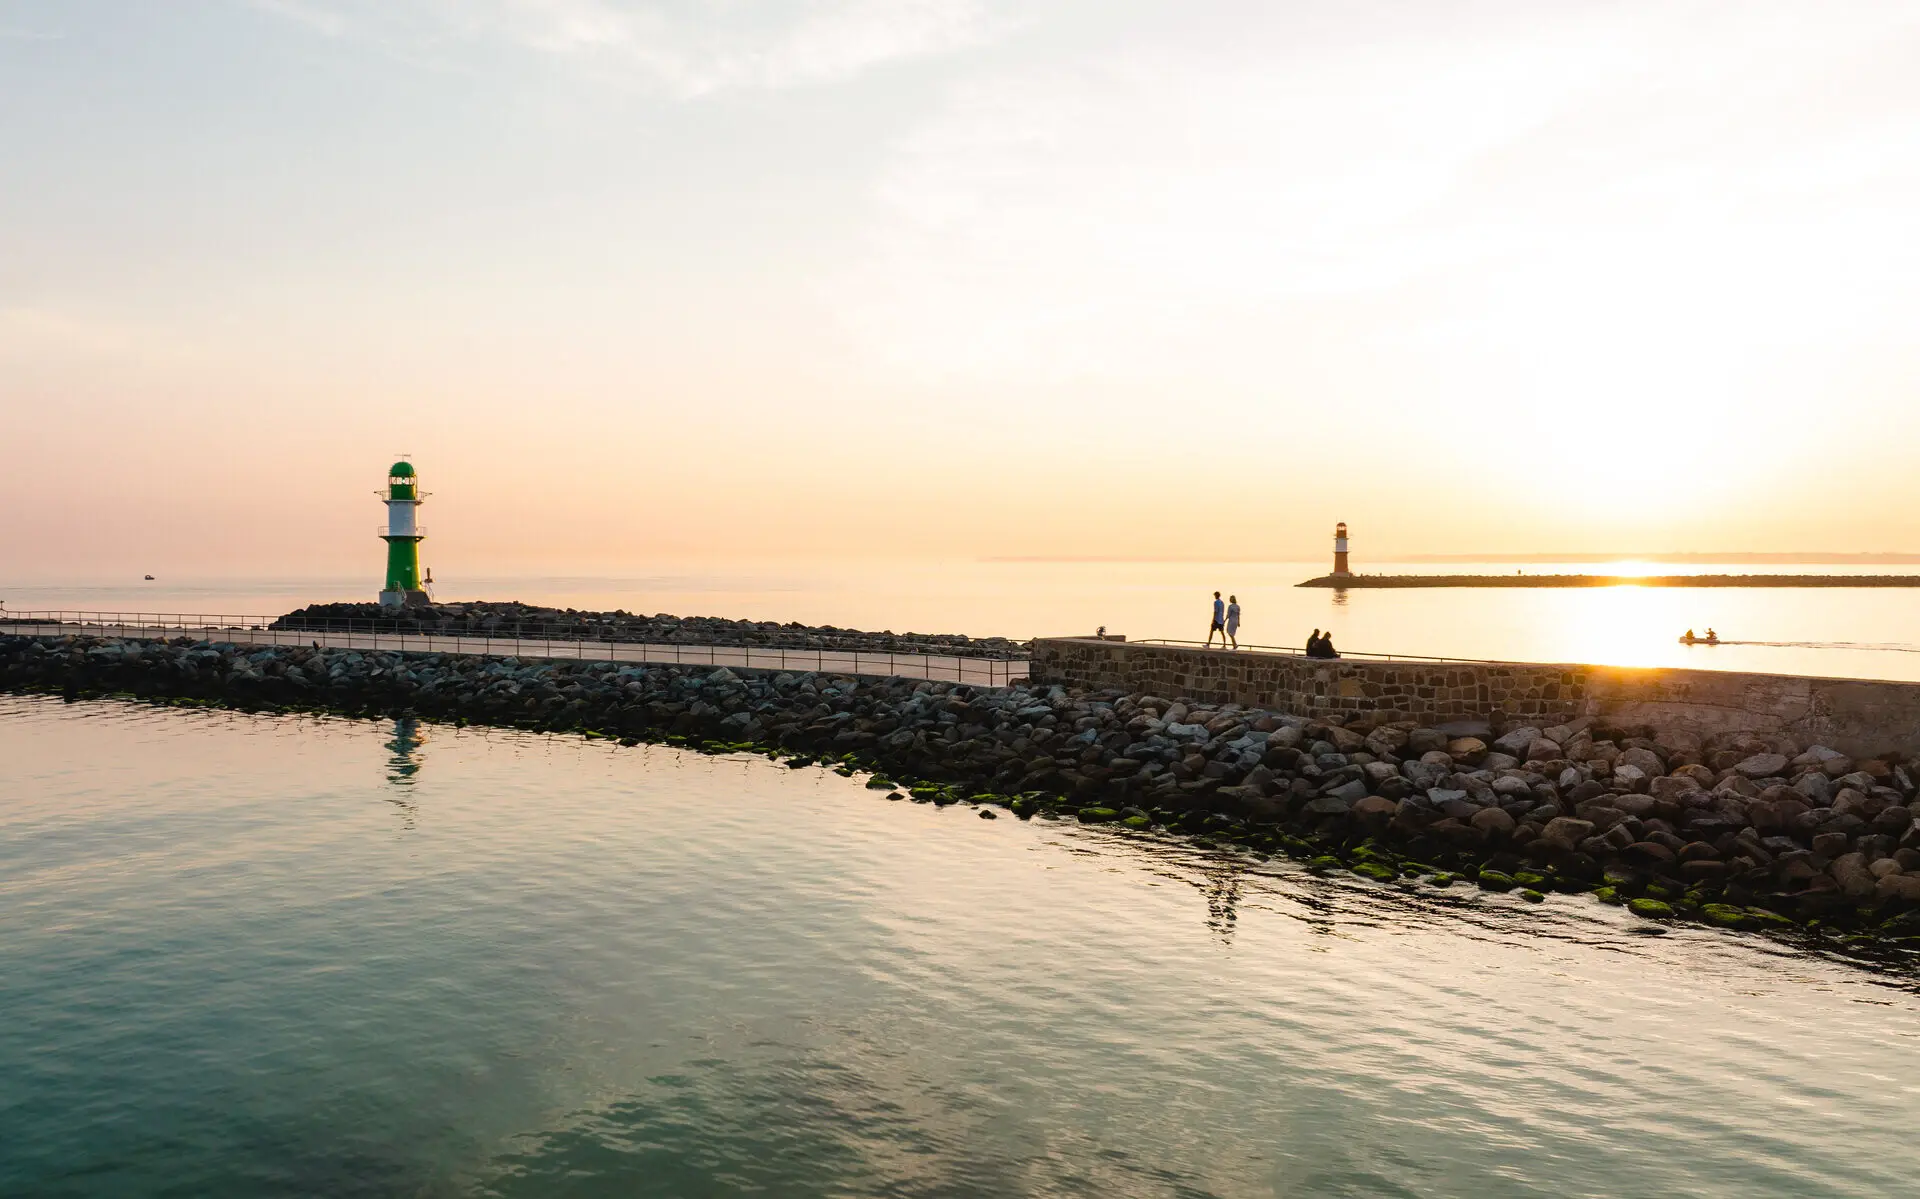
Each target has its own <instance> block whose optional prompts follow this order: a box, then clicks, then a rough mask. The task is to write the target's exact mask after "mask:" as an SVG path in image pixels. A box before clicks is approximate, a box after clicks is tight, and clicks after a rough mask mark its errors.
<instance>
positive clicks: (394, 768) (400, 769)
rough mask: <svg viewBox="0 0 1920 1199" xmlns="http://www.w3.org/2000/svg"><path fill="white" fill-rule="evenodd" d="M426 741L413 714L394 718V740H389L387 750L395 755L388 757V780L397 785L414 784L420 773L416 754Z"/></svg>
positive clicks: (406, 785)
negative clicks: (414, 777)
mask: <svg viewBox="0 0 1920 1199" xmlns="http://www.w3.org/2000/svg"><path fill="white" fill-rule="evenodd" d="M426 742H427V739H426V737H425V735H424V734H423V733H422V732H421V729H420V722H419V721H418V720H417V719H415V718H414V717H412V716H397V717H395V718H394V721H393V740H391V741H389V742H387V750H388V752H389V753H391V754H392V755H393V756H392V757H390V758H388V759H387V781H388V782H390V783H392V784H393V785H394V786H396V787H411V786H412V785H413V776H414V775H416V774H418V773H420V762H419V759H418V758H417V757H416V756H415V755H416V754H417V753H418V752H419V749H420V747H421V746H422V745H425V744H426Z"/></svg>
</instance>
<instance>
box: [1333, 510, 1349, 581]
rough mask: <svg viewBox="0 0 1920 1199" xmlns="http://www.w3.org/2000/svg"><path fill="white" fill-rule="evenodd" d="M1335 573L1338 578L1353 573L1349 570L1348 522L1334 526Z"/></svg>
mask: <svg viewBox="0 0 1920 1199" xmlns="http://www.w3.org/2000/svg"><path fill="white" fill-rule="evenodd" d="M1333 573H1334V575H1335V576H1336V577H1338V576H1341V575H1350V574H1352V573H1353V572H1352V571H1351V570H1348V569H1347V522H1346V521H1344V520H1343V521H1341V522H1340V523H1339V524H1337V525H1335V526H1333Z"/></svg>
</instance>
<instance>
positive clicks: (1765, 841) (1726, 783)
mask: <svg viewBox="0 0 1920 1199" xmlns="http://www.w3.org/2000/svg"><path fill="white" fill-rule="evenodd" d="M0 685H4V687H5V688H6V689H9V690H16V691H54V692H63V693H65V694H66V695H68V696H70V697H72V696H78V695H83V694H118V695H126V696H145V697H151V698H156V699H164V700H170V701H174V702H182V701H184V702H217V703H221V704H224V705H227V706H232V707H237V708H246V709H256V710H326V711H333V712H340V713H345V714H349V715H362V716H365V715H376V714H391V715H414V716H421V717H426V718H429V719H441V720H447V721H451V722H454V723H468V722H476V723H486V724H496V725H505V726H516V727H523V728H534V729H542V730H548V731H554V732H576V733H582V734H585V735H587V736H601V737H609V738H617V739H620V740H621V741H623V742H635V741H638V740H641V739H649V740H666V741H671V742H675V743H679V744H688V745H691V746H693V747H695V748H699V749H703V750H708V751H722V752H740V751H759V752H765V753H768V754H771V755H773V756H775V757H783V758H785V759H786V760H787V761H788V762H789V763H790V764H794V765H801V764H812V763H814V762H821V763H824V764H827V765H830V766H834V767H836V768H837V769H839V770H840V771H841V772H842V773H846V774H852V773H855V772H856V771H861V770H864V771H869V772H872V773H873V775H874V777H873V778H872V779H871V780H869V784H868V785H869V786H872V787H875V788H877V789H880V790H888V791H889V793H890V794H891V795H895V796H899V795H901V794H902V793H903V792H904V793H908V794H911V796H912V797H913V798H914V799H917V800H924V801H928V802H933V803H955V802H964V803H972V804H977V805H980V807H979V811H980V814H981V815H982V816H983V817H990V816H993V815H995V814H996V810H1005V811H1010V812H1011V813H1012V814H1013V815H1016V816H1020V817H1023V818H1030V817H1035V816H1039V817H1044V818H1051V819H1062V818H1071V819H1077V820H1079V821H1081V822H1084V823H1088V824H1109V825H1113V826H1116V830H1117V831H1123V832H1125V833H1135V834H1148V835H1150V834H1153V833H1169V834H1177V835H1181V836H1185V837H1189V838H1191V839H1192V840H1193V843H1194V844H1196V845H1200V846H1202V847H1216V848H1233V849H1238V850H1242V851H1245V852H1249V853H1253V854H1255V855H1275V854H1284V855H1287V856H1291V857H1294V858H1297V859H1300V860H1302V861H1304V862H1305V863H1306V864H1307V866H1308V868H1309V869H1312V870H1315V871H1333V870H1349V871H1351V872H1352V873H1353V874H1356V875H1360V876H1362V877H1366V878H1371V879H1374V880H1377V881H1379V882H1380V883H1383V884H1392V885H1396V886H1402V887H1415V888H1435V887H1448V886H1454V885H1459V884H1462V883H1467V884H1477V885H1478V886H1479V887H1480V888H1481V889H1483V890H1489V891H1517V892H1518V893H1519V894H1520V896H1521V897H1522V898H1525V899H1527V900H1530V901H1538V900H1541V899H1543V898H1544V895H1545V893H1546V892H1548V891H1563V892H1591V893H1592V894H1594V895H1595V896H1597V897H1598V898H1599V899H1600V900H1601V901H1602V902H1607V903H1616V904H1628V905H1630V907H1631V909H1632V911H1633V912H1634V913H1635V914H1636V915H1639V916H1643V917H1646V918H1647V919H1649V920H1652V921H1656V922H1657V921H1670V920H1685V919H1698V920H1702V921H1706V922H1709V923H1713V924H1717V925H1723V926H1729V927H1741V928H1764V927H1781V928H1784V927H1787V926H1789V925H1791V924H1794V923H1799V924H1802V925H1804V926H1805V927H1806V928H1807V929H1809V930H1811V931H1813V932H1814V933H1816V934H1817V935H1822V936H1828V935H1831V936H1840V937H1846V938H1849V939H1859V938H1861V937H1863V936H1866V935H1869V934H1872V935H1877V936H1882V937H1894V938H1903V939H1911V940H1913V941H1914V942H1915V943H1920V825H1917V824H1916V812H1920V806H1917V805H1916V790H1915V783H1914V772H1913V768H1912V767H1911V766H1910V765H1909V764H1908V763H1907V762H1906V761H1904V760H1903V759H1901V758H1899V757H1898V756H1889V757H1883V758H1864V759H1857V760H1856V759H1853V758H1850V757H1848V756H1846V755H1844V754H1841V753H1839V752H1838V751H1835V750H1832V749H1828V748H1825V747H1823V746H1820V745H1806V744H1801V743H1800V742H1797V741H1793V740H1791V739H1790V738H1786V737H1783V736H1773V737H1763V736H1756V735H1753V734H1716V735H1712V736H1708V737H1705V738H1701V737H1697V736H1694V735H1692V734H1687V733H1668V734H1665V735H1661V736H1654V735H1652V733H1651V730H1650V729H1647V728H1636V727H1619V726H1614V725H1609V724H1606V723H1603V722H1598V721H1595V720H1593V719H1592V718H1581V719H1576V720H1571V721H1568V722H1566V723H1564V724H1558V725H1552V726H1547V727H1539V726H1536V725H1532V724H1515V725H1513V726H1512V727H1507V728H1502V729H1500V730H1498V731H1497V735H1495V733H1493V732H1489V733H1488V735H1487V736H1485V737H1478V736H1450V735H1449V734H1448V733H1447V732H1446V731H1443V730H1440V729H1436V728H1431V727H1424V726H1422V725H1420V724H1418V723H1416V722H1413V721H1392V722H1381V723H1368V722H1365V721H1344V720H1343V719H1341V718H1340V717H1338V716H1332V717H1327V718H1305V717H1300V716H1295V715H1291V714H1288V713H1281V712H1272V711H1262V710H1258V709H1250V708H1244V707H1241V706H1240V705H1238V704H1233V703H1224V704H1218V705H1212V704H1201V703H1198V702H1195V703H1188V702H1182V701H1180V700H1176V699H1170V698H1166V697H1163V696H1158V695H1151V694H1122V693H1119V692H1114V691H1104V692H1092V691H1084V690H1082V691H1075V690H1070V689H1069V688H1067V687H1065V686H1062V685H1058V684H1054V685H1030V686H1017V687H1012V688H1005V689H997V690H987V689H979V688H972V687H968V686H965V685H957V684H949V683H929V682H923V681H915V680H907V679H899V678H892V679H874V678H849V677H842V676H831V675H816V674H798V673H794V674H790V673H774V672H761V671H755V672H746V671H742V672H735V671H733V670H729V669H725V668H722V669H718V670H709V669H704V668H701V669H690V668H683V667H678V666H641V665H632V664H618V663H610V662H601V663H590V662H571V661H523V660H516V659H514V658H500V657H482V656H471V655H449V654H419V655H409V654H400V653H390V652H371V651H357V650H328V649H313V648H297V647H268V648H259V649H252V648H248V647H237V646H233V645H228V644H219V643H215V644H209V643H205V642H196V641H190V640H187V639H185V638H181V639H179V640H176V641H173V642H160V641H140V640H121V639H111V638H95V637H82V636H65V637H58V638H54V637H25V636H8V637H0ZM896 787H898V788H899V790H893V788H896Z"/></svg>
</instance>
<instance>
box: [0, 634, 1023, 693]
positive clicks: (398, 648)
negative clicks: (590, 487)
mask: <svg viewBox="0 0 1920 1199" xmlns="http://www.w3.org/2000/svg"><path fill="white" fill-rule="evenodd" d="M4 633H13V634H18V635H21V636H28V637H60V636H66V635H68V634H79V635H85V636H92V637H134V638H142V639H146V640H153V641H167V640H172V639H173V638H175V637H191V638H193V639H194V640H196V641H206V642H219V641H224V642H230V643H232V644H234V645H261V646H265V645H314V644H318V645H320V646H322V647H323V648H326V649H359V650H387V651H391V652H396V653H409V654H487V655H494V656H500V657H515V658H536V659H559V658H571V659H575V660H578V661H587V662H638V663H645V664H647V665H677V666H710V667H716V668H717V667H721V666H728V667H739V668H743V669H750V670H786V671H808V670H810V671H816V672H819V673H822V674H845V675H862V676H866V677H869V678H887V677H891V676H898V677H900V678H906V679H928V680H932V681H935V682H949V683H971V684H974V685H975V686H982V687H1004V686H1007V685H1008V684H1009V683H1011V682H1013V681H1016V680H1019V679H1024V678H1025V677H1026V675H1027V663H1025V662H1023V661H1004V660H998V659H991V658H967V657H961V656H959V655H953V654H898V653H874V652H862V651H858V650H815V649H780V648H776V647H767V646H741V645H679V644H671V643H650V642H633V641H586V640H571V639H559V638H554V639H532V638H515V637H457V636H442V635H435V634H414V633H372V632H337V631H324V632H323V631H320V630H312V629H274V628H270V627H267V625H266V624H265V623H264V622H263V623H261V624H226V625H187V624H147V623H139V622H118V621H114V620H112V619H104V620H84V621H65V620H63V621H39V620H31V619H29V620H20V619H13V620H9V619H5V618H0V634H4Z"/></svg>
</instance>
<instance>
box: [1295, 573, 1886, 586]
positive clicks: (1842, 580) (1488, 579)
mask: <svg viewBox="0 0 1920 1199" xmlns="http://www.w3.org/2000/svg"><path fill="white" fill-rule="evenodd" d="M1294 585H1295V586H1296V587H1331V588H1337V589H1340V590H1349V589H1359V588H1369V587H1920V574H1911V575H1529V574H1510V575H1347V576H1345V577H1335V576H1333V575H1322V576H1320V577H1319V578H1317V579H1308V580H1306V581H1305V582H1303V583H1296V584H1294Z"/></svg>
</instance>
